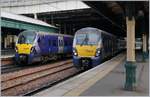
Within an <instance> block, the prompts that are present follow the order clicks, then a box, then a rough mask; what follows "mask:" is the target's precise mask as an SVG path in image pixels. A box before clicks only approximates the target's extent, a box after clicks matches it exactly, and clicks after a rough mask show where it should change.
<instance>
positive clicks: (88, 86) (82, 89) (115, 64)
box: [64, 56, 125, 96]
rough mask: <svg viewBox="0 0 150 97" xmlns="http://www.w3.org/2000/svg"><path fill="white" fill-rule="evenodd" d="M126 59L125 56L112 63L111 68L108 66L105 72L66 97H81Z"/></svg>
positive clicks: (100, 72)
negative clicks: (80, 96)
mask: <svg viewBox="0 0 150 97" xmlns="http://www.w3.org/2000/svg"><path fill="white" fill-rule="evenodd" d="M124 59H125V56H122V57H119V58H118V59H117V61H116V60H115V61H112V62H110V63H109V64H110V65H109V66H108V65H107V68H105V70H103V71H101V70H100V71H99V72H98V73H97V74H96V75H95V76H93V77H91V78H90V79H89V80H87V81H86V82H84V83H83V84H81V85H80V86H78V87H76V88H75V89H72V90H70V91H69V92H67V93H65V94H64V96H79V95H80V94H81V93H83V92H84V91H85V90H87V89H88V88H90V87H91V86H92V85H94V84H95V83H96V82H97V81H98V80H100V79H102V78H103V77H104V76H106V75H107V74H108V73H109V72H110V71H112V70H113V69H114V68H115V67H116V66H117V65H119V64H120V63H121V62H122V61H123V60H124Z"/></svg>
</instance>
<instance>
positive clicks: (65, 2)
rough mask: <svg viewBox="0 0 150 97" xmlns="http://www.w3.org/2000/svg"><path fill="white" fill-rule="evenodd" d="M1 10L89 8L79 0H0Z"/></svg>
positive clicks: (19, 11)
mask: <svg viewBox="0 0 150 97" xmlns="http://www.w3.org/2000/svg"><path fill="white" fill-rule="evenodd" d="M0 4H1V10H2V11H7V12H12V13H16V14H30V13H42V12H53V11H54V12H55V11H65V10H76V9H85V8H90V7H89V6H88V5H86V4H85V3H83V2H82V1H79V0H0Z"/></svg>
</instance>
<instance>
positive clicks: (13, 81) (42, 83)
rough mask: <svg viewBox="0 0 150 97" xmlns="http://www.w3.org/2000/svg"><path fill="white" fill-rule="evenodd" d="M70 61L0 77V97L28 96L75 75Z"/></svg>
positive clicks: (75, 71)
mask: <svg viewBox="0 0 150 97" xmlns="http://www.w3.org/2000/svg"><path fill="white" fill-rule="evenodd" d="M78 72H79V71H78V70H77V69H76V68H74V66H73V64H72V60H67V61H63V62H57V63H53V64H48V65H43V66H38V67H35V68H28V69H23V70H20V71H16V72H13V73H7V74H6V73H5V74H2V75H1V95H2V96H20V95H28V94H31V93H33V92H35V91H38V90H40V89H41V88H44V87H47V86H50V85H52V84H54V83H56V82H59V81H61V80H63V79H65V78H67V77H70V76H72V75H75V74H77V73H78Z"/></svg>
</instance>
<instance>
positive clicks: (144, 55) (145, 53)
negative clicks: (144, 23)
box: [142, 33, 147, 61]
mask: <svg viewBox="0 0 150 97" xmlns="http://www.w3.org/2000/svg"><path fill="white" fill-rule="evenodd" d="M142 39H143V61H145V59H146V58H147V37H146V34H145V33H144V34H143V35H142Z"/></svg>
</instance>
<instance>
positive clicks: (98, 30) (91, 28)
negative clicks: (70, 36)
mask: <svg viewBox="0 0 150 97" xmlns="http://www.w3.org/2000/svg"><path fill="white" fill-rule="evenodd" d="M84 30H85V31H86V30H95V31H97V32H99V33H104V34H107V35H110V36H113V37H116V36H115V35H113V34H111V33H108V32H106V31H103V30H100V29H98V28H93V27H85V28H82V29H79V30H77V31H76V32H77V33H78V32H80V31H84Z"/></svg>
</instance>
